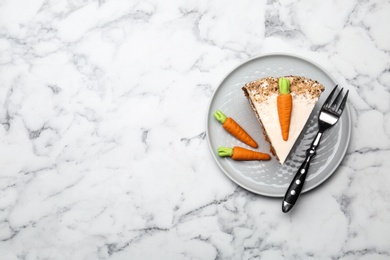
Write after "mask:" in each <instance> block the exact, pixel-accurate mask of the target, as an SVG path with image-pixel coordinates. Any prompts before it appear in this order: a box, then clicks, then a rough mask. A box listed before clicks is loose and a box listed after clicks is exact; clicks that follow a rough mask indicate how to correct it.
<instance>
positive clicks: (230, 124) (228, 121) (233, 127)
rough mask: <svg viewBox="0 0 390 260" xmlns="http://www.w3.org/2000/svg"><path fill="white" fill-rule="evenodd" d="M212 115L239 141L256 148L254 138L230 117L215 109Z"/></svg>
mask: <svg viewBox="0 0 390 260" xmlns="http://www.w3.org/2000/svg"><path fill="white" fill-rule="evenodd" d="M214 117H215V118H216V119H217V120H218V121H219V122H220V123H221V124H222V126H223V128H225V130H226V131H228V132H229V133H230V134H231V135H233V136H234V137H236V138H237V139H238V140H240V141H241V142H243V143H245V144H247V145H249V146H252V147H253V148H257V143H256V142H255V140H253V139H252V137H250V135H249V134H248V133H247V132H245V130H244V129H243V128H242V127H241V126H240V125H239V124H238V123H237V122H236V121H234V120H233V119H232V118H230V117H229V118H228V117H226V116H225V115H224V114H223V113H222V112H221V111H219V110H217V111H216V112H215V114H214Z"/></svg>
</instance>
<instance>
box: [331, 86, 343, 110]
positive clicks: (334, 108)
mask: <svg viewBox="0 0 390 260" xmlns="http://www.w3.org/2000/svg"><path fill="white" fill-rule="evenodd" d="M343 89H344V88H341V89H340V91H339V93H337V96H336V98H335V99H334V100H333V103H332V105H331V106H330V107H331V108H332V109H333V110H335V111H336V110H337V109H336V107H337V103H338V102H339V100H340V97H341V94H342V93H343Z"/></svg>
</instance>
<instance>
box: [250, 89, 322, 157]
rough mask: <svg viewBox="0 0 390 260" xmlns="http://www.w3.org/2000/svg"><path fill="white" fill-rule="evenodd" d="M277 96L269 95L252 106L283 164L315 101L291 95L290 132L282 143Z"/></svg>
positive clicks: (302, 96)
mask: <svg viewBox="0 0 390 260" xmlns="http://www.w3.org/2000/svg"><path fill="white" fill-rule="evenodd" d="M277 96H278V95H277V94H271V95H270V96H269V97H268V99H267V100H265V101H264V102H262V103H258V102H255V103H254V105H255V108H256V109H257V112H258V114H259V116H260V119H261V121H262V123H263V126H264V128H265V131H266V132H267V135H268V138H269V139H270V141H271V143H272V146H273V147H274V149H275V152H276V154H277V155H278V157H279V161H280V163H281V164H283V163H284V162H285V160H286V158H287V156H288V154H289V153H290V150H291V148H292V147H293V145H294V143H295V141H296V140H297V138H298V136H299V134H300V133H301V131H302V129H303V127H304V126H305V124H306V121H307V120H308V118H309V116H310V114H311V111H312V110H313V108H314V105H315V103H316V101H317V100H316V99H312V98H307V97H306V96H304V95H295V94H293V93H292V96H293V109H292V113H291V122H290V132H289V137H288V140H287V141H284V140H283V138H282V132H281V130H280V124H279V116H278V110H277V104H276V99H277Z"/></svg>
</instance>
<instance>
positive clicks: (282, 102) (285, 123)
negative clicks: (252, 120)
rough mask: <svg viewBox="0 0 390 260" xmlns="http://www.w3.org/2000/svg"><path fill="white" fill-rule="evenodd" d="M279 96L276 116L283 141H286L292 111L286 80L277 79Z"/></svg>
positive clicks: (288, 83)
mask: <svg viewBox="0 0 390 260" xmlns="http://www.w3.org/2000/svg"><path fill="white" fill-rule="evenodd" d="M279 91H280V95H279V96H278V99H277V106H278V115H279V123H280V128H281V130H282V136H283V140H284V141H287V140H288V133H289V131H290V120H291V111H292V95H291V94H290V81H289V80H288V79H286V78H280V79H279Z"/></svg>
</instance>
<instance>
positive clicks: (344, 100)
mask: <svg viewBox="0 0 390 260" xmlns="http://www.w3.org/2000/svg"><path fill="white" fill-rule="evenodd" d="M348 93H349V90H347V92H346V93H345V95H344V97H343V100H342V101H341V103H340V106H339V109H338V110H337V113H339V114H341V113H342V112H343V110H344V107H345V103H347V97H348Z"/></svg>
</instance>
